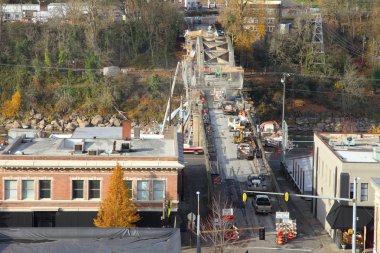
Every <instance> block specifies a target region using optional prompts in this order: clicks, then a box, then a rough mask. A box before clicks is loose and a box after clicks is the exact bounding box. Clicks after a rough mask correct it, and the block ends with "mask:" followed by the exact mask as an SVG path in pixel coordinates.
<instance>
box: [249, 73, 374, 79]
mask: <svg viewBox="0 0 380 253" xmlns="http://www.w3.org/2000/svg"><path fill="white" fill-rule="evenodd" d="M286 73H288V74H290V75H291V76H299V77H312V78H319V79H335V80H341V79H344V76H321V75H313V74H303V73H291V72H286ZM283 74H284V72H276V71H274V72H251V73H245V74H244V76H247V77H251V76H265V75H275V76H276V75H283ZM361 78H362V80H366V81H380V79H378V78H375V79H372V78H365V77H361Z"/></svg>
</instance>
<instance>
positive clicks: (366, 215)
mask: <svg viewBox="0 0 380 253" xmlns="http://www.w3.org/2000/svg"><path fill="white" fill-rule="evenodd" d="M373 213H374V209H373V207H365V206H358V207H357V217H358V219H357V222H356V227H357V228H359V229H361V228H364V226H369V225H371V224H370V223H372V224H373ZM326 220H327V222H328V223H329V224H330V226H331V228H333V229H349V228H352V206H348V205H342V204H340V203H339V202H337V201H336V202H335V203H334V205H333V206H332V207H331V209H330V212H329V213H328V214H327V216H326Z"/></svg>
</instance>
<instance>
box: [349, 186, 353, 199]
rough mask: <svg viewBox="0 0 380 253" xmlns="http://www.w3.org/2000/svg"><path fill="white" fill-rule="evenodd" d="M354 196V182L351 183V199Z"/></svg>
mask: <svg viewBox="0 0 380 253" xmlns="http://www.w3.org/2000/svg"><path fill="white" fill-rule="evenodd" d="M353 198H354V183H350V199H353Z"/></svg>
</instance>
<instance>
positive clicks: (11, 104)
mask: <svg viewBox="0 0 380 253" xmlns="http://www.w3.org/2000/svg"><path fill="white" fill-rule="evenodd" d="M20 107H21V93H20V91H19V90H18V89H17V90H16V91H15V93H14V94H13V96H12V98H11V100H7V101H5V103H4V105H3V107H2V108H1V115H2V116H4V117H6V118H12V117H15V116H17V113H18V112H19V111H20Z"/></svg>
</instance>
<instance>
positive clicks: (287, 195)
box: [284, 192, 289, 202]
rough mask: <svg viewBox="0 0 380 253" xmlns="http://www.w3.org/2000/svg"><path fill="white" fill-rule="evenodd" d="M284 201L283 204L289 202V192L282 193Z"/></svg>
mask: <svg viewBox="0 0 380 253" xmlns="http://www.w3.org/2000/svg"><path fill="white" fill-rule="evenodd" d="M284 200H285V202H288V201H289V192H285V193H284Z"/></svg>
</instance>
